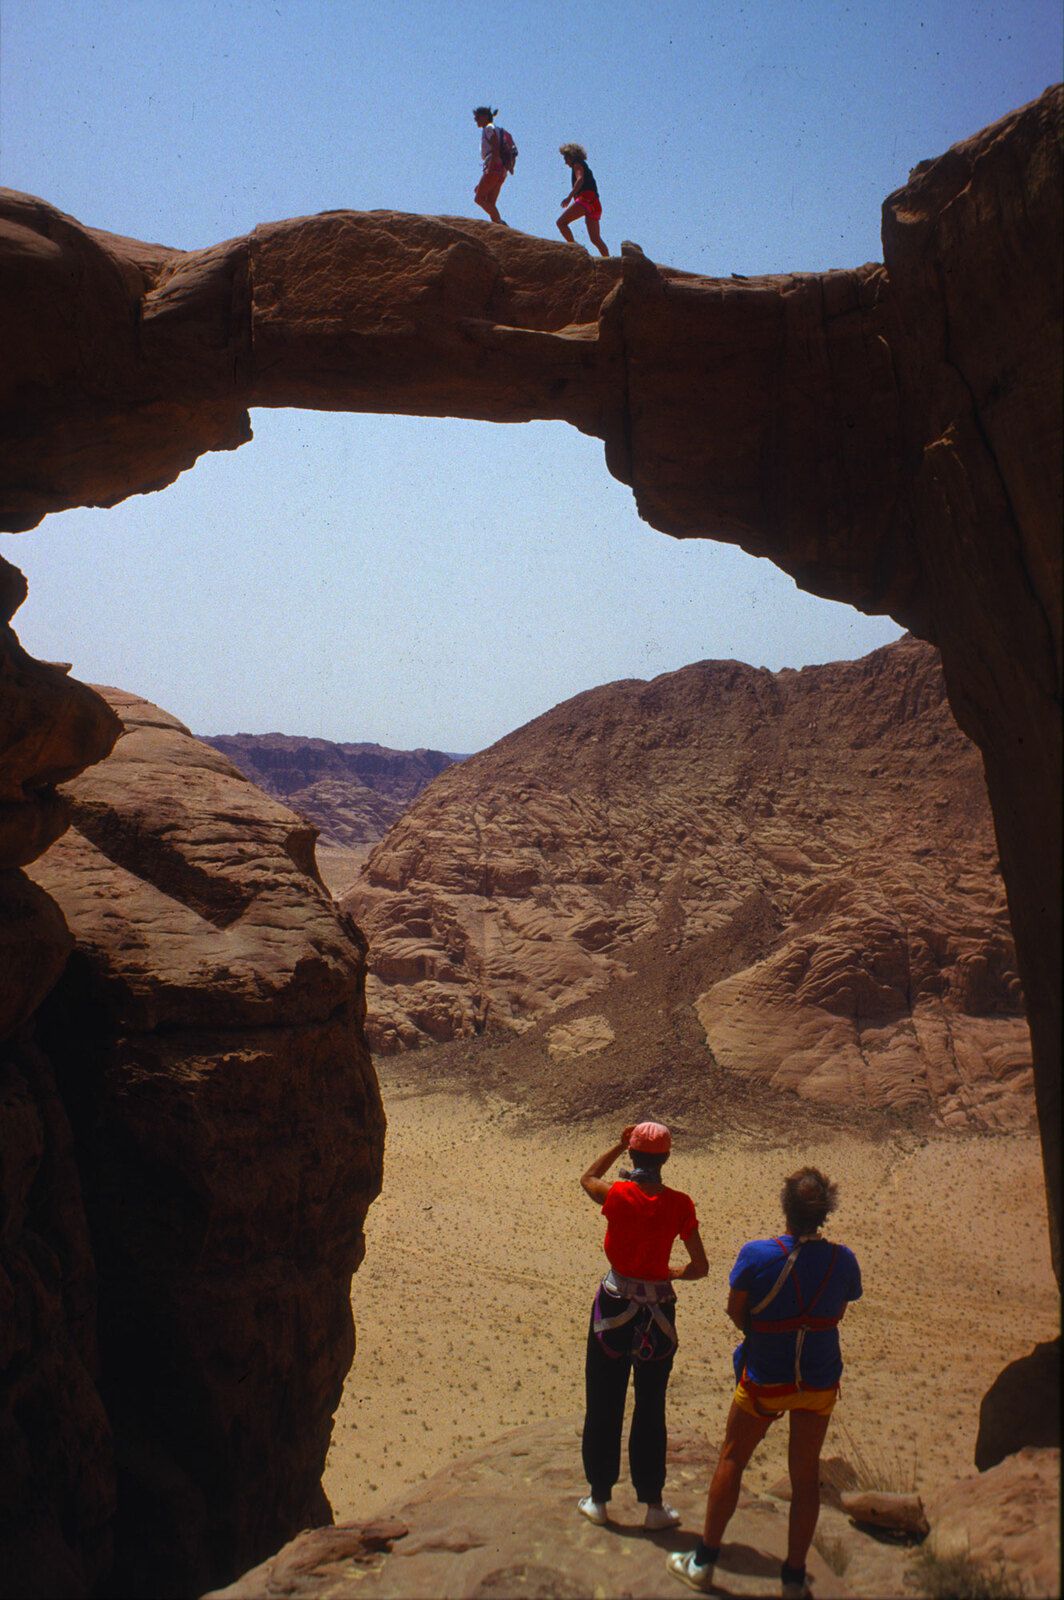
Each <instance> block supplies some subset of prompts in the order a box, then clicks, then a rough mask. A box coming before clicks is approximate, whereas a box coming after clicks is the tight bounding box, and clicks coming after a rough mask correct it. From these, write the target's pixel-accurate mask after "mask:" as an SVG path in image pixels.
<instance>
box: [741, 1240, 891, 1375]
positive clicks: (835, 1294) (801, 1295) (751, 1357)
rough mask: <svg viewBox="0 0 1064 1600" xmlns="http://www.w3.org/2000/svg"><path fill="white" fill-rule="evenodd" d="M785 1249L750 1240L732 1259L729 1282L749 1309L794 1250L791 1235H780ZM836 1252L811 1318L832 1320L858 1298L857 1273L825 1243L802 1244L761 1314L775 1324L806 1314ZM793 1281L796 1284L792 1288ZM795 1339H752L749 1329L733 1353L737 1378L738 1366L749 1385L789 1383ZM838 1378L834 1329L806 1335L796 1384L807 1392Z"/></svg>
mask: <svg viewBox="0 0 1064 1600" xmlns="http://www.w3.org/2000/svg"><path fill="white" fill-rule="evenodd" d="M780 1240H781V1242H782V1243H783V1244H785V1245H786V1247H787V1248H786V1250H781V1249H780V1247H779V1244H777V1243H776V1240H775V1239H752V1240H751V1241H750V1243H749V1244H744V1245H743V1247H742V1249H741V1250H740V1251H739V1254H738V1256H737V1257H736V1258H735V1265H734V1267H732V1269H731V1273H730V1274H729V1277H728V1282H729V1283H730V1284H731V1286H732V1288H733V1289H745V1290H746V1292H747V1294H748V1295H749V1297H750V1298H749V1302H748V1304H749V1306H751V1307H753V1306H756V1305H757V1304H758V1303H759V1302H760V1301H761V1300H763V1299H764V1298H765V1296H766V1295H767V1294H768V1292H769V1290H770V1289H771V1288H772V1285H773V1284H774V1283H775V1281H776V1279H777V1278H778V1277H779V1275H780V1273H781V1271H782V1270H783V1266H784V1263H785V1262H786V1260H787V1256H788V1254H789V1253H790V1250H791V1248H792V1246H793V1245H794V1242H795V1241H794V1235H793V1234H790V1233H781V1234H780ZM836 1249H837V1254H836V1256H835V1266H834V1269H833V1270H832V1273H831V1276H830V1277H829V1278H828V1280H827V1283H826V1284H825V1285H824V1288H823V1291H822V1292H821V1294H820V1296H819V1298H818V1299H817V1301H816V1305H815V1306H814V1307H813V1312H812V1314H813V1316H814V1317H835V1316H838V1314H839V1312H840V1311H841V1310H842V1309H843V1307H844V1306H846V1305H848V1304H849V1302H850V1301H851V1300H860V1298H861V1269H860V1267H859V1266H858V1265H857V1257H856V1256H855V1255H854V1253H853V1251H852V1250H848V1249H847V1248H846V1246H845V1245H844V1244H840V1245H838V1246H837V1247H836V1246H835V1245H833V1244H832V1243H830V1241H829V1240H827V1239H811V1240H810V1241H809V1243H808V1244H803V1246H802V1248H801V1250H800V1251H799V1252H798V1259H797V1260H796V1261H795V1263H794V1266H793V1267H792V1268H791V1271H790V1275H789V1277H788V1278H787V1281H786V1283H785V1284H784V1285H783V1288H782V1289H781V1290H780V1292H779V1294H778V1295H777V1296H776V1298H775V1299H774V1300H773V1301H771V1302H770V1304H769V1305H767V1306H766V1307H765V1309H764V1311H763V1312H762V1313H761V1314H762V1316H764V1317H766V1318H772V1319H773V1320H775V1319H776V1318H779V1319H781V1320H782V1319H786V1318H788V1317H796V1316H798V1315H799V1313H800V1312H801V1311H802V1310H808V1309H809V1304H810V1301H811V1300H812V1299H813V1298H814V1296H815V1295H816V1294H817V1290H818V1289H820V1286H821V1284H822V1283H823V1281H824V1274H825V1273H826V1272H827V1270H828V1267H829V1265H830V1264H831V1253H832V1251H833V1250H836ZM795 1279H797V1283H795ZM797 1342H798V1333H797V1331H796V1330H792V1331H791V1332H789V1333H757V1332H754V1331H753V1330H752V1329H751V1331H750V1332H749V1333H748V1334H747V1336H746V1338H745V1340H744V1341H743V1343H742V1344H741V1345H739V1346H738V1348H737V1349H736V1351H735V1367H736V1377H738V1376H740V1375H741V1373H742V1367H743V1362H744V1360H745V1363H746V1371H747V1374H748V1375H749V1377H750V1380H751V1382H753V1383H793V1382H794V1352H795V1348H796V1345H797ZM841 1375H842V1354H841V1352H840V1349H839V1330H838V1328H821V1329H819V1330H813V1329H810V1330H808V1331H807V1332H806V1335H805V1341H804V1343H803V1345H802V1364H801V1378H802V1383H803V1384H805V1385H806V1387H807V1388H810V1389H832V1388H834V1386H835V1385H836V1384H837V1383H838V1381H839V1378H840V1376H841Z"/></svg>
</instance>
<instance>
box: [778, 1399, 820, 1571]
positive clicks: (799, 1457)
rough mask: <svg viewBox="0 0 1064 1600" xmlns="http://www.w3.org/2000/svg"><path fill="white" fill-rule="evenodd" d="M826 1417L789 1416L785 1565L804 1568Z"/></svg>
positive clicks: (814, 1512)
mask: <svg viewBox="0 0 1064 1600" xmlns="http://www.w3.org/2000/svg"><path fill="white" fill-rule="evenodd" d="M829 1420H830V1419H829V1418H828V1417H821V1416H817V1414H816V1413H815V1412H813V1411H792V1412H791V1436H790V1441H789V1443H788V1446H787V1467H788V1470H789V1471H790V1475H791V1516H790V1523H789V1525H788V1531H787V1565H788V1566H789V1567H804V1566H805V1558H806V1556H807V1555H808V1554H809V1546H810V1545H811V1544H812V1542H813V1535H814V1533H815V1532H816V1520H817V1517H818V1516H819V1515H820V1451H821V1449H822V1447H823V1444H824V1435H825V1434H826V1433H827V1431H828V1421H829Z"/></svg>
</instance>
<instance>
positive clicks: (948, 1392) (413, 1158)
mask: <svg viewBox="0 0 1064 1600" xmlns="http://www.w3.org/2000/svg"><path fill="white" fill-rule="evenodd" d="M381 1065H382V1087H383V1089H384V1094H385V1102H386V1106H387V1110H388V1119H389V1126H388V1140H387V1148H386V1156H385V1176H384V1192H383V1194H382V1196H381V1198H380V1199H379V1200H377V1201H376V1203H375V1204H374V1205H373V1207H372V1208H371V1210H370V1214H369V1218H368V1222H367V1227H366V1234H367V1251H366V1259H365V1261H364V1263H363V1265H362V1267H361V1268H360V1269H359V1271H358V1273H357V1275H356V1277H355V1279H354V1284H353V1303H354V1312H355V1321H356V1325H357V1329H358V1348H357V1352H356V1355H355V1360H354V1364H353V1366H352V1369H351V1372H350V1375H349V1377H348V1380H347V1383H346V1386H345V1389H344V1394H343V1399H342V1401H341V1404H340V1407H339V1409H338V1411H337V1414H336V1423H335V1428H334V1432H333V1443H332V1447H331V1450H330V1452H329V1458H328V1463H327V1467H326V1472H325V1479H324V1483H325V1489H326V1491H327V1493H328V1495H329V1497H330V1499H331V1501H332V1503H333V1507H334V1510H335V1513H336V1516H337V1519H338V1520H343V1519H345V1518H363V1517H366V1516H367V1515H375V1514H377V1513H378V1512H380V1511H382V1510H384V1509H385V1508H386V1507H387V1506H389V1505H394V1504H395V1503H397V1502H398V1501H399V1500H400V1499H401V1497H402V1496H403V1495H404V1493H405V1492H406V1491H408V1490H410V1489H411V1488H412V1487H414V1486H416V1485H417V1484H419V1483H420V1481H421V1480H422V1479H424V1478H425V1477H427V1476H429V1475H431V1474H432V1473H434V1472H436V1471H438V1470H439V1469H440V1468H441V1467H443V1466H445V1465H446V1464H447V1463H448V1462H449V1461H452V1460H453V1459H455V1457H457V1456H459V1455H461V1454H463V1453H464V1452H465V1451H467V1450H470V1449H472V1448H475V1447H479V1446H480V1445H481V1444H482V1443H483V1442H484V1441H488V1440H491V1439H493V1438H494V1437H496V1436H497V1435H498V1434H500V1433H502V1432H504V1431H506V1430H507V1429H509V1428H512V1427H515V1426H517V1425H519V1424H521V1423H523V1422H531V1421H539V1420H541V1419H543V1418H549V1417H561V1418H564V1417H570V1416H573V1415H574V1414H577V1415H578V1414H579V1413H580V1412H581V1410H582V1406H583V1361H584V1340H585V1337H586V1329H587V1317H588V1312H589V1309H590V1303H591V1297H592V1295H593V1293H594V1289H595V1285H596V1283H597V1281H598V1278H599V1277H600V1276H601V1273H602V1271H603V1270H604V1268H605V1258H604V1256H603V1254H602V1236H603V1232H604V1226H605V1225H604V1222H603V1219H602V1217H601V1215H600V1213H599V1211H598V1208H597V1207H596V1206H595V1205H594V1204H593V1203H592V1202H591V1201H590V1200H589V1199H588V1198H587V1197H586V1196H585V1195H584V1194H583V1192H582V1190H581V1189H580V1187H579V1184H578V1181H577V1180H578V1178H579V1175H580V1173H581V1172H582V1171H583V1170H584V1169H585V1168H586V1167H587V1166H588V1165H589V1164H590V1162H591V1160H592V1159H593V1158H594V1157H595V1156H596V1155H598V1154H599V1153H600V1152H601V1151H603V1150H605V1149H607V1148H608V1147H609V1146H610V1144H612V1143H613V1141H614V1139H615V1138H616V1137H617V1134H618V1132H619V1129H617V1128H615V1127H614V1125H613V1123H612V1122H610V1123H602V1124H595V1125H592V1126H591V1127H589V1126H588V1125H587V1124H584V1125H583V1126H582V1127H580V1128H579V1129H578V1130H574V1129H571V1128H570V1129H560V1130H553V1131H545V1130H543V1129H542V1128H541V1129H539V1130H537V1131H531V1130H530V1129H529V1127H528V1124H527V1122H526V1121H525V1119H524V1118H522V1117H521V1115H520V1114H519V1113H518V1112H515V1111H514V1109H513V1108H512V1107H507V1106H506V1105H504V1104H502V1103H501V1102H491V1101H488V1102H485V1101H484V1100H483V1099H480V1098H478V1099H474V1098H472V1097H469V1096H466V1095H462V1094H455V1093H447V1092H441V1091H440V1090H439V1089H438V1088H434V1089H431V1090H429V1091H428V1092H422V1091H421V1090H420V1089H419V1088H418V1087H417V1082H416V1079H415V1078H414V1076H413V1074H412V1070H411V1068H410V1066H409V1065H407V1064H405V1063H404V1065H403V1067H402V1069H398V1070H397V1069H395V1068H393V1067H391V1065H390V1064H389V1063H388V1062H384V1063H382V1064H381ZM653 1115H654V1107H653V1106H649V1105H647V1106H644V1105H633V1106H632V1108H631V1113H630V1117H629V1119H628V1120H630V1121H633V1122H634V1121H638V1120H639V1119H640V1118H641V1117H643V1116H653ZM805 1163H811V1164H813V1165H815V1166H819V1167H821V1168H822V1170H824V1171H825V1172H827V1173H828V1175H829V1176H830V1177H832V1178H834V1179H835V1180H836V1181H837V1182H838V1184H839V1187H840V1196H841V1198H840V1206H839V1210H838V1212H837V1213H836V1215H835V1217H834V1218H833V1219H832V1220H831V1224H830V1225H829V1235H830V1236H832V1237H834V1238H837V1239H840V1240H842V1241H844V1242H845V1243H847V1244H849V1245H850V1246H851V1247H852V1248H853V1249H854V1250H855V1251H856V1252H857V1255H858V1258H859V1260H860V1262H861V1265H862V1270H863V1274H864V1285H865V1292H864V1298H863V1299H862V1300H861V1301H860V1302H859V1303H858V1304H856V1305H854V1306H852V1307H851V1309H850V1311H849V1313H848V1315H847V1317H846V1321H845V1323H844V1324H843V1329H842V1337H843V1354H844V1357H845V1361H846V1371H845V1373H844V1375H843V1382H842V1397H841V1399H840V1402H839V1405H838V1408H837V1410H836V1413H835V1420H834V1422H833V1425H832V1428H831V1431H830V1432H829V1434H828V1442H827V1446H826V1449H825V1454H827V1455H843V1456H846V1457H847V1458H848V1459H849V1460H851V1461H854V1460H855V1456H856V1454H857V1453H858V1452H859V1453H860V1455H861V1456H863V1457H865V1458H866V1459H867V1460H868V1461H869V1462H870V1463H871V1464H873V1465H875V1466H878V1467H879V1468H880V1469H883V1470H885V1471H887V1472H888V1473H889V1474H890V1475H891V1476H892V1477H893V1478H894V1479H895V1480H896V1481H897V1486H898V1487H908V1486H915V1487H917V1488H920V1487H925V1486H928V1485H930V1484H933V1483H935V1482H939V1481H941V1480H943V1479H951V1478H954V1477H958V1476H965V1475H967V1474H969V1473H971V1472H972V1470H973V1453H974V1447H975V1437H976V1429H977V1425H978V1414H979V1401H980V1398H981V1396H982V1395H983V1393H984V1392H985V1390H986V1389H987V1387H988V1386H989V1384H990V1383H991V1382H992V1380H993V1378H994V1377H995V1376H996V1374H997V1373H998V1372H999V1371H1000V1370H1001V1368H1002V1367H1003V1366H1004V1365H1005V1363H1006V1362H1008V1361H1010V1360H1013V1359H1014V1358H1015V1357H1017V1356H1019V1355H1022V1354H1025V1353H1026V1352H1027V1351H1029V1350H1030V1348H1031V1347H1032V1345H1033V1344H1034V1343H1035V1342H1036V1341H1037V1340H1040V1339H1046V1338H1050V1337H1052V1336H1054V1335H1055V1334H1056V1332H1057V1331H1058V1320H1057V1298H1056V1292H1055V1284H1054V1281H1053V1275H1052V1270H1051V1267H1050V1261H1049V1250H1048V1242H1047V1236H1046V1227H1045V1212H1044V1191H1043V1188H1042V1179H1041V1168H1040V1152H1039V1148H1038V1143H1037V1140H1036V1139H1035V1138H1034V1137H1033V1136H1029V1135H1023V1136H1019V1135H1010V1136H994V1137H989V1136H982V1137H958V1136H951V1137H935V1138H930V1139H925V1138H923V1137H922V1136H920V1135H917V1134H913V1133H909V1132H905V1133H899V1134H898V1135H897V1136H896V1137H892V1138H887V1139H885V1140H883V1141H881V1142H868V1141H867V1140H858V1139H857V1138H855V1137H853V1136H851V1135H848V1134H843V1135H839V1136H834V1137H830V1136H825V1135H824V1133H823V1131H822V1130H818V1131H817V1132H816V1134H815V1135H812V1136H811V1137H810V1138H809V1139H808V1140H806V1139H803V1138H802V1136H801V1134H800V1132H799V1131H798V1128H797V1126H796V1128H795V1132H794V1134H793V1137H790V1138H789V1139H788V1142H787V1143H786V1145H784V1144H782V1143H781V1144H780V1145H779V1147H778V1148H772V1147H770V1145H769V1144H767V1143H765V1142H764V1141H760V1142H752V1141H742V1140H738V1139H736V1140H734V1141H729V1140H728V1139H727V1138H726V1137H723V1138H717V1139H716V1140H714V1141H713V1142H711V1143H705V1144H703V1145H702V1146H701V1147H695V1146H694V1144H693V1141H692V1140H691V1138H689V1137H688V1138H686V1139H680V1138H678V1139H677V1143H676V1146H675V1148H674V1153H673V1156H672V1159H671V1161H670V1163H669V1166H668V1169H667V1173H668V1178H669V1181H670V1182H671V1183H672V1184H673V1185H674V1186H675V1187H677V1188H682V1189H686V1190H687V1191H688V1192H689V1193H690V1194H692V1195H693V1197H694V1199H695V1203H696V1206H697V1208H698V1214H699V1219H700V1222H701V1228H702V1237H703V1239H704V1241H705V1244H706V1248H707V1252H708V1254H709V1258H710V1276H709V1278H708V1279H706V1280H703V1281H702V1282H700V1283H692V1284H681V1285H680V1286H679V1296H680V1300H679V1307H678V1329H679V1334H680V1350H679V1353H678V1355H677V1358H676V1364H675V1367H674V1369H673V1377H672V1382H671V1385H670V1391H669V1393H670V1416H671V1418H672V1419H673V1420H674V1422H675V1423H676V1424H679V1423H681V1422H682V1423H684V1424H685V1425H687V1426H691V1427H696V1428H700V1429H702V1430H704V1431H705V1432H707V1433H708V1435H709V1436H710V1438H711V1439H714V1440H716V1439H718V1438H719V1436H720V1434H721V1431H722V1429H723V1423H724V1418H725V1416H726V1414H727V1410H728V1405H729V1402H730V1398H731V1391H732V1387H733V1385H732V1384H731V1382H730V1375H731V1371H732V1368H731V1351H732V1348H733V1345H734V1343H735V1334H734V1331H733V1329H732V1327H731V1324H730V1323H729V1322H728V1321H727V1319H726V1317H725V1316H724V1311H723V1306H724V1300H725V1297H726V1293H727V1289H726V1283H727V1273H728V1270H729V1268H730V1266H731V1264H732V1261H733V1260H734V1257H735V1253H736V1250H737V1249H738V1247H739V1246H740V1244H742V1242H743V1241H744V1240H745V1239H748V1238H752V1237H763V1236H765V1235H766V1234H770V1233H774V1232H775V1231H776V1230H777V1228H778V1227H779V1226H780V1225H781V1224H780V1221H779V1218H778V1216H777V1196H778V1193H779V1188H780V1182H781V1179H782V1178H783V1177H784V1176H785V1174H786V1173H787V1172H789V1171H792V1170H793V1169H794V1168H795V1167H797V1166H800V1165H803V1164H805ZM674 1259H676V1260H677V1261H678V1262H682V1261H683V1260H684V1259H686V1257H685V1255H684V1254H683V1251H682V1247H680V1254H679V1256H677V1257H676V1258H674ZM785 1471H786V1435H785V1432H784V1430H783V1429H782V1428H778V1429H773V1430H772V1431H771V1432H770V1433H769V1436H768V1438H767V1439H766V1440H765V1442H764V1444H763V1445H762V1446H761V1448H760V1450H759V1452H758V1455H757V1456H756V1457H755V1459H754V1462H753V1464H752V1465H751V1468H750V1469H749V1471H748V1474H747V1484H748V1486H749V1487H750V1488H751V1489H753V1490H756V1489H758V1488H763V1487H766V1486H768V1485H769V1484H771V1483H773V1482H775V1481H776V1480H777V1479H778V1478H779V1477H780V1476H781V1475H782V1474H784V1473H785ZM622 1489H623V1486H622ZM584 1492H585V1490H584V1485H583V1484H582V1483H581V1482H579V1481H574V1483H573V1494H574V1496H575V1495H577V1494H579V1493H584ZM619 1492H620V1491H619ZM667 1493H668V1491H667V1490H666V1495H667Z"/></svg>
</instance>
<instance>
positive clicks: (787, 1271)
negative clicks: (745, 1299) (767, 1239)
mask: <svg viewBox="0 0 1064 1600" xmlns="http://www.w3.org/2000/svg"><path fill="white" fill-rule="evenodd" d="M774 1242H775V1243H776V1244H778V1245H779V1247H780V1249H781V1250H785V1249H786V1248H787V1247H786V1245H785V1244H784V1243H783V1241H782V1240H781V1239H776V1240H775V1241H774ZM802 1243H803V1241H802V1240H801V1239H799V1240H798V1241H797V1242H796V1244H795V1245H794V1246H793V1248H792V1249H791V1251H790V1253H789V1255H788V1256H787V1259H786V1261H785V1262H784V1263H783V1270H782V1272H781V1273H780V1275H779V1277H778V1278H777V1279H776V1281H775V1283H774V1284H773V1285H772V1288H771V1289H770V1290H769V1292H768V1294H767V1295H766V1296H765V1298H764V1299H763V1300H759V1301H758V1303H757V1305H756V1306H751V1307H750V1315H751V1316H752V1317H756V1316H757V1314H758V1312H759V1311H764V1309H765V1307H766V1306H770V1305H771V1304H772V1302H773V1300H775V1298H776V1296H777V1295H778V1294H779V1292H780V1290H781V1289H782V1288H783V1285H784V1284H785V1283H786V1282H787V1279H788V1278H789V1277H790V1275H791V1272H792V1270H793V1267H794V1263H795V1262H796V1261H797V1259H798V1252H799V1250H800V1249H801V1248H802Z"/></svg>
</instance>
